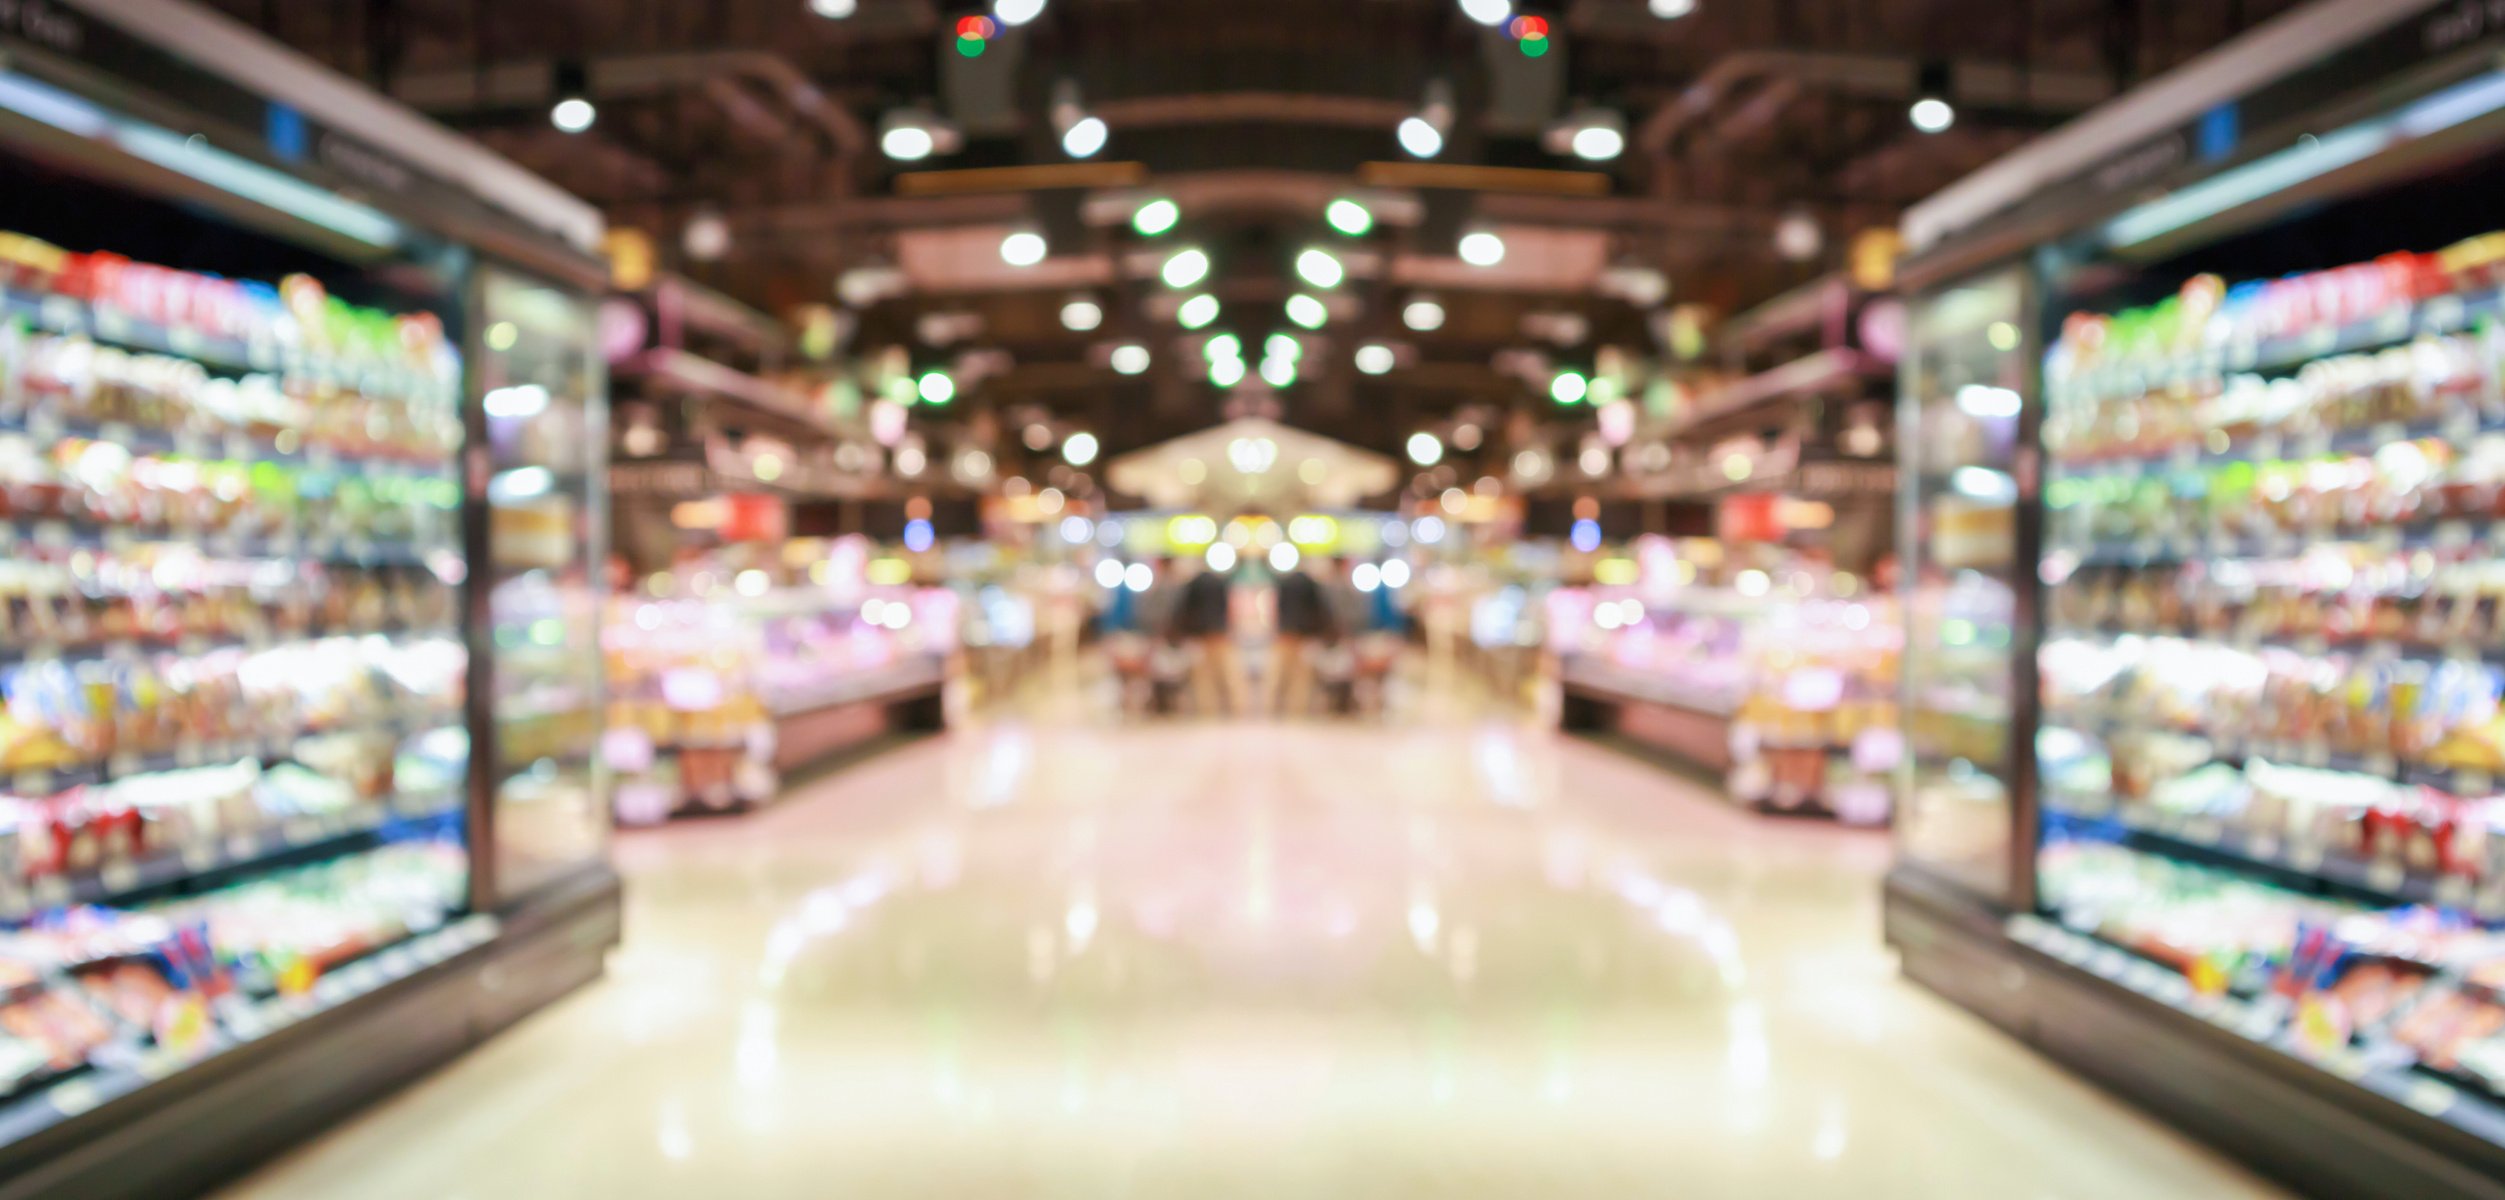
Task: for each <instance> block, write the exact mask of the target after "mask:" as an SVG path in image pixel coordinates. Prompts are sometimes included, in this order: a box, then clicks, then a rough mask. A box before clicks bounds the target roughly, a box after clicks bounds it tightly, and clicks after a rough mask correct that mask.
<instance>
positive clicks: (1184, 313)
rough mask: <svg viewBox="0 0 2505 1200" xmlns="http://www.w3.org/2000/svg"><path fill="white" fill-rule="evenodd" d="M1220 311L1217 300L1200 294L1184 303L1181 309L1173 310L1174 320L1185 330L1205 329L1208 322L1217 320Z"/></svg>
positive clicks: (1207, 294) (1205, 294)
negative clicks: (1179, 322)
mask: <svg viewBox="0 0 2505 1200" xmlns="http://www.w3.org/2000/svg"><path fill="white" fill-rule="evenodd" d="M1221 311H1222V310H1221V309H1220V308H1219V306H1218V298H1217V297H1215V296H1212V295H1210V294H1209V293H1207V292H1202V293H1201V294H1199V295H1197V296H1194V297H1192V298H1191V299H1189V300H1186V301H1184V302H1183V307H1181V308H1179V309H1176V310H1175V313H1174V319H1175V320H1178V321H1181V322H1182V323H1183V328H1185V329H1206V328H1208V327H1209V323H1210V322H1212V321H1215V320H1217V319H1218V314H1219V312H1221Z"/></svg>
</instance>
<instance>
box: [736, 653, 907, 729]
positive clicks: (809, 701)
mask: <svg viewBox="0 0 2505 1200" xmlns="http://www.w3.org/2000/svg"><path fill="white" fill-rule="evenodd" d="M943 677H944V671H943V670H942V668H941V665H940V663H939V661H938V660H937V659H930V660H927V661H920V662H914V663H899V664H895V665H893V666H890V667H887V668H884V669H881V670H877V671H871V672H865V673H863V674H860V675H854V676H847V677H843V678H839V679H837V680H836V681H835V682H834V683H833V684H832V685H830V686H828V687H824V688H819V689H815V690H812V691H807V692H792V693H785V694H781V695H776V696H773V697H771V698H770V699H769V700H768V701H767V713H768V715H770V716H773V717H774V718H776V719H777V720H780V719H782V718H785V717H792V716H797V715H799V714H801V713H806V712H814V711H816V710H818V709H822V708H834V707H837V706H839V705H845V704H862V703H870V702H879V701H888V700H896V699H901V698H903V697H905V696H907V695H908V694H913V693H920V692H926V691H929V690H930V689H932V688H935V687H938V686H939V685H940V683H941V681H942V679H943Z"/></svg>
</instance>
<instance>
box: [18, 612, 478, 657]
mask: <svg viewBox="0 0 2505 1200" xmlns="http://www.w3.org/2000/svg"><path fill="white" fill-rule="evenodd" d="M459 636H460V633H459V631H458V630H455V629H453V628H451V627H449V626H441V625H410V624H406V623H402V622H393V623H391V624H386V625H377V626H373V627H370V628H364V629H321V630H311V631H308V632H305V633H302V634H284V635H277V636H273V635H271V634H269V633H267V632H259V631H256V632H254V633H249V634H221V635H218V636H216V637H201V636H197V635H190V636H184V637H177V638H112V639H108V640H105V641H100V642H88V643H81V644H78V645H73V646H46V645H32V646H0V669H5V668H7V667H12V666H17V665H20V664H26V663H48V662H57V663H60V664H62V665H64V666H70V667H77V666H80V665H83V664H86V663H91V662H134V661H137V660H139V659H143V658H147V657H150V656H152V655H161V654H178V655H183V656H186V657H189V656H196V655H202V654H213V653H216V652H217V651H220V650H250V651H252V652H254V653H260V652H263V651H269V650H286V649H290V648H293V647H298V646H308V645H311V644H313V643H315V642H323V641H329V640H331V639H333V638H369V637H384V638H390V639H392V640H394V641H399V642H423V641H434V640H438V639H450V638H456V637H459Z"/></svg>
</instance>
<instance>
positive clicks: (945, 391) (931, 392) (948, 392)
mask: <svg viewBox="0 0 2505 1200" xmlns="http://www.w3.org/2000/svg"><path fill="white" fill-rule="evenodd" d="M913 394H914V395H917V396H920V397H921V398H922V402H923V403H925V404H946V403H948V402H949V401H951V400H954V399H956V398H957V381H956V380H954V379H951V378H949V377H948V372H946V371H925V372H923V373H922V377H921V378H920V379H917V380H914V381H913Z"/></svg>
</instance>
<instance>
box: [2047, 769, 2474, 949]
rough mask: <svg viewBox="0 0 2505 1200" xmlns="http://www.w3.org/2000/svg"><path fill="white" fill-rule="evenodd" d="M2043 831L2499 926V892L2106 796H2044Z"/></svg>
mask: <svg viewBox="0 0 2505 1200" xmlns="http://www.w3.org/2000/svg"><path fill="white" fill-rule="evenodd" d="M2044 814H2045V817H2046V822H2045V823H2046V826H2047V828H2048V830H2065V829H2066V830H2067V831H2069V832H2074V833H2078V834H2082V835H2085V836H2088V837H2091V838H2094V839H2096V840H2099V841H2111V842H2115V843H2118V844H2120V845H2124V846H2128V847H2130V848H2132V849H2134V850H2140V851H2143V852H2146V853H2150V854H2156V855H2161V856H2163V857H2167V858H2173V859H2177V860H2180V861H2184V862H2190V863H2195V864H2198V865H2201V866H2211V867H2225V868H2228V869H2231V870H2235V871H2238V872H2241V873H2244V874H2247V875H2251V876H2254V877H2256V878H2259V879H2261V880H2263V881H2265V882H2269V883H2272V884H2276V885H2278V886H2281V887H2286V888H2290V889H2292V890H2296V891H2305V892H2318V893H2326V894H2332V895H2338V896H2345V897H2347V898H2350V899H2353V900H2359V901H2364V902H2366V903H2370V904H2381V905H2386V906H2390V907H2400V906H2403V905H2410V904H2431V905H2438V906H2442V907H2446V908H2454V909H2461V910H2464V911H2469V912H2473V913H2475V914H2476V915H2477V916H2478V917H2479V918H2480V919H2482V920H2484V921H2490V922H2494V921H2498V920H2505V888H2500V887H2489V888H2486V889H2479V888H2476V887H2475V886H2474V885H2473V884H2472V883H2471V881H2470V880H2468V879H2467V878H2464V877H2462V876H2459V875H2439V874H2435V873H2431V872H2426V871H2416V870H2411V869H2409V868H2408V867H2407V866H2405V865H2404V864H2402V863H2401V862H2399V861H2398V860H2394V859H2368V858H2363V857H2360V856H2357V855H2353V854H2346V853H2341V852H2337V851H2326V850H2324V849H2323V848H2321V847H2319V846H2314V845H2311V844H2307V843H2302V842H2292V841H2289V840H2287V839H2285V838H2279V837H2273V836H2270V835H2268V834H2260V833H2254V832H2251V831H2249V830H2244V829H2238V828H2236V827H2235V826H2234V825H2233V824H2232V823H2230V822H2227V821H2224V820H2222V819H2220V818H2218V817H2213V816H2196V815H2184V814H2176V813H2139V812H2133V811H2128V810H2121V809H2117V808H2116V807H2114V805H2113V802H2112V798H2111V797H2101V796H2100V797H2089V796H2080V795H2067V796H2055V795H2052V794H2049V793H2048V795H2047V803H2046V804H2045V806H2044Z"/></svg>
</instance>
